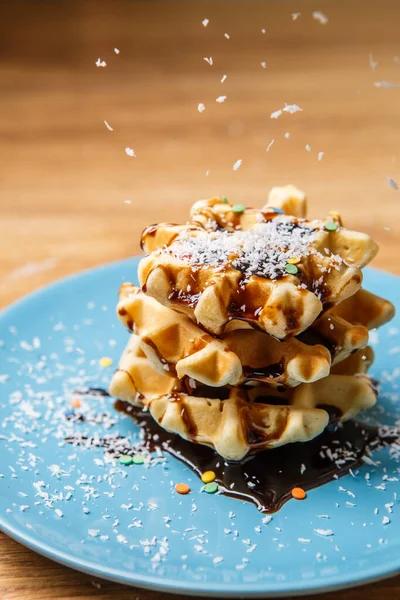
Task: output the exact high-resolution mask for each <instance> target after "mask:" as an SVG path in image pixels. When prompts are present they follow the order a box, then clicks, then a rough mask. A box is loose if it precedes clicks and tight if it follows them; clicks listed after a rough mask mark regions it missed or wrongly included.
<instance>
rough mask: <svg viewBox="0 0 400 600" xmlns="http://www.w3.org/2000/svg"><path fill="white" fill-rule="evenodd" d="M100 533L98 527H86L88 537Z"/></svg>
mask: <svg viewBox="0 0 400 600" xmlns="http://www.w3.org/2000/svg"><path fill="white" fill-rule="evenodd" d="M99 533H100V529H88V534H89V535H90V537H93V538H94V537H97V536H98V535H99Z"/></svg>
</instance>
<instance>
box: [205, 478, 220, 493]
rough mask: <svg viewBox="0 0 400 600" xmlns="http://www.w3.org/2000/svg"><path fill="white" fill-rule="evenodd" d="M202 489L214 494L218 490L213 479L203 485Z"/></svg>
mask: <svg viewBox="0 0 400 600" xmlns="http://www.w3.org/2000/svg"><path fill="white" fill-rule="evenodd" d="M204 491H205V492H207V494H215V492H217V491H218V483H216V482H215V481H210V483H206V485H205V486H204Z"/></svg>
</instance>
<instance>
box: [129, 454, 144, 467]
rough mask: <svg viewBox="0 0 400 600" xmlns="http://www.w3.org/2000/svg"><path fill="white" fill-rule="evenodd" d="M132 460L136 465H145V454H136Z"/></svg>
mask: <svg viewBox="0 0 400 600" xmlns="http://www.w3.org/2000/svg"><path fill="white" fill-rule="evenodd" d="M132 462H133V464H134V465H143V464H144V456H142V455H141V454H135V456H134V457H133V459H132Z"/></svg>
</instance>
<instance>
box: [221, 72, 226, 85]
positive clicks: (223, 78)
mask: <svg viewBox="0 0 400 600" xmlns="http://www.w3.org/2000/svg"><path fill="white" fill-rule="evenodd" d="M226 78H227V75H225V73H224V74H223V75H222V77H221V83H224V81H225V79H226Z"/></svg>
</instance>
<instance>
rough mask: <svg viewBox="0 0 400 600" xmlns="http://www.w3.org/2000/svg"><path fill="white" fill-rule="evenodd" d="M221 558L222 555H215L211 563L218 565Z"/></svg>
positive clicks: (222, 558)
mask: <svg viewBox="0 0 400 600" xmlns="http://www.w3.org/2000/svg"><path fill="white" fill-rule="evenodd" d="M223 560H224V557H223V556H216V557H215V558H214V559H213V563H214V565H219V563H222V561H223Z"/></svg>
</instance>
